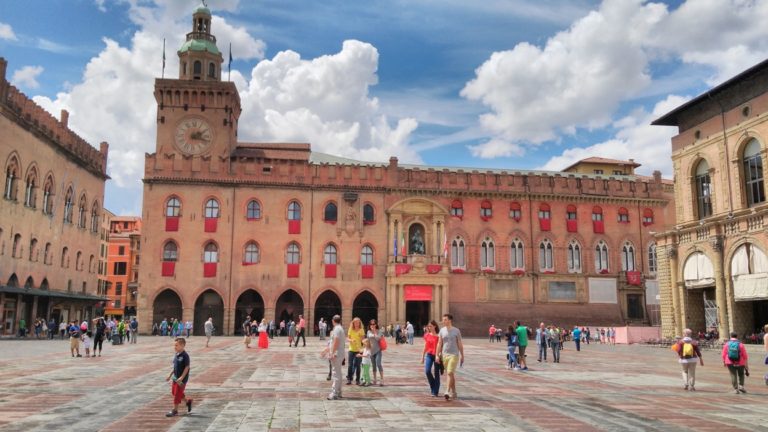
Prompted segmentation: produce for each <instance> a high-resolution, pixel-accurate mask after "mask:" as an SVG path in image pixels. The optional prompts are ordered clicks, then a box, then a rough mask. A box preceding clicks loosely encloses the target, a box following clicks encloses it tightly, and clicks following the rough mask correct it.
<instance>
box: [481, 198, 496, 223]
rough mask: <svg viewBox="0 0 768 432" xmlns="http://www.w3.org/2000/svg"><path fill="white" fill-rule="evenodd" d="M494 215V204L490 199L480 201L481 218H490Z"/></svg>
mask: <svg viewBox="0 0 768 432" xmlns="http://www.w3.org/2000/svg"><path fill="white" fill-rule="evenodd" d="M491 217H493V205H492V204H491V202H490V201H488V200H483V202H481V203H480V218H482V219H483V220H488V219H490V218H491Z"/></svg>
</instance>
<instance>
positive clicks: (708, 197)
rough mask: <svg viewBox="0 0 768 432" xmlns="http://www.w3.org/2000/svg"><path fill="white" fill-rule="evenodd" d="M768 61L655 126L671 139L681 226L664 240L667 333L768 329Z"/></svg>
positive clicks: (664, 328)
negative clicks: (767, 181) (674, 131)
mask: <svg viewBox="0 0 768 432" xmlns="http://www.w3.org/2000/svg"><path fill="white" fill-rule="evenodd" d="M766 113H768V61H764V62H762V63H760V64H758V65H756V66H754V67H752V68H750V69H748V70H746V71H744V72H742V73H741V74H739V75H737V76H736V77H734V78H732V79H730V80H728V81H726V82H725V83H723V84H721V85H719V86H717V87H715V88H713V89H711V90H709V91H708V92H706V93H704V94H702V95H701V96H698V97H696V98H694V99H692V100H690V101H688V102H687V103H685V104H683V105H682V106H680V107H678V108H676V109H675V110H673V111H672V112H670V113H668V114H666V115H664V116H662V117H661V118H659V119H658V120H656V121H655V122H654V124H655V125H664V126H677V127H678V131H679V133H678V135H676V136H675V137H673V138H672V162H673V165H674V171H675V178H676V180H677V181H676V184H675V204H676V215H677V220H676V224H675V227H674V230H671V231H667V232H665V233H663V234H662V235H659V236H658V241H659V245H658V248H659V249H658V252H659V254H660V256H662V257H664V258H665V259H662V260H661V261H660V262H659V264H660V266H659V275H660V280H661V281H662V288H661V298H662V323H663V325H662V331H663V333H664V335H666V336H673V335H680V334H681V332H682V330H683V328H685V327H690V328H692V329H694V330H697V331H698V330H702V331H703V330H705V329H711V328H717V329H718V330H719V333H720V335H721V336H725V335H726V334H727V333H728V332H730V331H736V332H738V333H739V334H740V335H743V334H750V333H752V332H755V331H759V330H758V329H759V328H760V327H762V326H763V325H765V324H766V323H768V257H767V256H766V253H768V236H767V235H766V226H768V224H766V223H765V218H766V215H768V205H766V199H765V185H764V180H763V179H764V178H765V166H764V163H763V161H762V160H763V159H764V158H765V156H766V142H768V121H766Z"/></svg>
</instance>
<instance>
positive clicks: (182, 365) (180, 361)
mask: <svg viewBox="0 0 768 432" xmlns="http://www.w3.org/2000/svg"><path fill="white" fill-rule="evenodd" d="M186 345H187V340H186V339H184V338H181V337H177V338H176V339H175V340H174V342H173V349H174V351H176V354H174V356H173V370H172V371H171V373H170V374H168V377H167V378H166V379H165V380H166V381H170V380H173V381H172V383H171V394H172V395H173V410H171V411H169V412H168V413H166V414H165V416H166V417H175V416H177V415H179V404H181V401H186V403H187V412H192V399H191V398H189V399H187V397H186V395H185V394H184V388H185V387H186V386H187V381H189V365H190V362H189V354H187V352H186V351H184V348H185V347H186Z"/></svg>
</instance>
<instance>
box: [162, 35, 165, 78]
mask: <svg viewBox="0 0 768 432" xmlns="http://www.w3.org/2000/svg"><path fill="white" fill-rule="evenodd" d="M161 77H162V78H165V38H163V73H162V75H161Z"/></svg>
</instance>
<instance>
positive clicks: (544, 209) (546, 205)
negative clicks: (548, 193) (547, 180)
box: [539, 203, 550, 211]
mask: <svg viewBox="0 0 768 432" xmlns="http://www.w3.org/2000/svg"><path fill="white" fill-rule="evenodd" d="M539 210H541V211H550V208H549V204H547V203H541V205H540V206H539Z"/></svg>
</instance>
